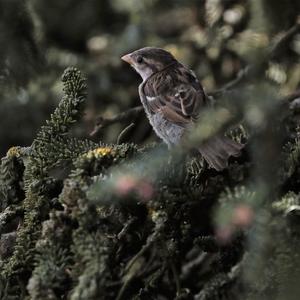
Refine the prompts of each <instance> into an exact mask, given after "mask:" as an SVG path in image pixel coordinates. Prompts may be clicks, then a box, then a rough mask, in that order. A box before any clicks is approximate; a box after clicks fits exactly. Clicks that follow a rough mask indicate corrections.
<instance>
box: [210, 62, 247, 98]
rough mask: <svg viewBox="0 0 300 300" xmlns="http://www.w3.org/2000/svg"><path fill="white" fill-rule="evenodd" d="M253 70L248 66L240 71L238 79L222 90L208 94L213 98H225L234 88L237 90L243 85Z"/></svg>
mask: <svg viewBox="0 0 300 300" xmlns="http://www.w3.org/2000/svg"><path fill="white" fill-rule="evenodd" d="M251 69H252V67H251V66H246V67H245V68H244V69H242V70H240V71H239V72H238V74H237V77H236V78H235V79H233V80H232V81H229V82H228V83H227V84H225V85H224V86H223V87H221V88H220V89H217V90H216V91H212V92H210V93H208V96H211V97H213V98H219V97H221V96H223V95H224V94H225V93H227V92H229V91H230V90H232V89H233V88H235V87H236V86H237V85H238V84H239V83H241V82H242V81H243V80H244V79H245V78H246V77H247V76H248V74H249V73H250V70H251Z"/></svg>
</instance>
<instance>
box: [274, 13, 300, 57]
mask: <svg viewBox="0 0 300 300" xmlns="http://www.w3.org/2000/svg"><path fill="white" fill-rule="evenodd" d="M297 33H300V16H298V19H297V21H296V24H295V25H294V26H292V27H291V28H290V29H289V30H287V31H286V32H285V33H284V34H283V35H282V36H281V37H280V38H279V39H278V40H277V41H276V42H275V43H274V44H273V45H272V46H271V47H270V50H269V55H270V57H274V56H275V55H277V54H278V52H280V51H281V50H282V47H284V46H285V45H286V43H287V42H288V40H289V39H291V38H292V37H293V36H294V35H295V34H297Z"/></svg>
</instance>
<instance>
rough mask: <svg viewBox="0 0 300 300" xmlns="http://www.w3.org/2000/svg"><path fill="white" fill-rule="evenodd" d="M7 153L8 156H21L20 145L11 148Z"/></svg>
mask: <svg viewBox="0 0 300 300" xmlns="http://www.w3.org/2000/svg"><path fill="white" fill-rule="evenodd" d="M6 155H7V156H8V157H20V156H21V153H20V147H17V146H14V147H11V148H9V149H8V151H7V153H6Z"/></svg>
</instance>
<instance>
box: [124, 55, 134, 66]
mask: <svg viewBox="0 0 300 300" xmlns="http://www.w3.org/2000/svg"><path fill="white" fill-rule="evenodd" d="M121 59H122V60H124V61H126V62H127V63H129V64H130V65H132V64H133V59H132V58H131V55H130V53H129V54H126V55H124V56H122V57H121Z"/></svg>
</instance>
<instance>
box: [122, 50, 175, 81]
mask: <svg viewBox="0 0 300 300" xmlns="http://www.w3.org/2000/svg"><path fill="white" fill-rule="evenodd" d="M121 59H122V60H124V61H125V62H127V63H129V64H130V65H131V66H132V67H133V68H134V69H135V70H136V71H137V72H138V73H139V74H140V75H141V77H142V78H143V80H144V81H145V80H146V79H147V78H149V76H151V75H152V74H154V73H156V72H159V71H161V70H162V69H164V68H165V67H167V66H168V65H170V64H172V63H175V62H176V59H175V58H174V57H173V55H172V54H171V53H169V52H168V51H166V50H163V49H160V48H154V47H146V48H142V49H139V50H136V51H134V52H131V53H129V54H126V55H124V56H122V57H121Z"/></svg>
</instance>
